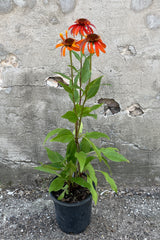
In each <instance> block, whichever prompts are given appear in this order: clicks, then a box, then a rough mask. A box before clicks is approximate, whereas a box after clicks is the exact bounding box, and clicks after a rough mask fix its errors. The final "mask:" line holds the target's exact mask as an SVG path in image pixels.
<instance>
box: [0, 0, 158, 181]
mask: <svg viewBox="0 0 160 240" xmlns="http://www.w3.org/2000/svg"><path fill="white" fill-rule="evenodd" d="M77 18H88V19H89V20H90V21H91V22H92V23H93V24H95V25H96V27H97V29H96V31H97V33H98V34H99V35H100V36H101V38H102V39H103V41H104V42H105V43H106V44H107V53H106V54H101V56H100V57H99V58H97V57H96V56H95V57H94V59H93V66H94V67H93V77H95V76H99V75H101V74H103V75H104V77H103V83H110V84H111V86H106V85H105V86H102V87H101V89H100V91H99V94H98V95H97V96H96V97H95V99H93V100H92V102H97V101H98V100H99V99H101V98H107V99H108V98H109V99H114V100H115V101H116V102H118V103H119V105H120V108H121V110H120V112H118V113H116V114H112V113H111V111H110V110H106V106H107V105H106V104H105V105H104V106H103V107H101V109H99V110H98V111H97V114H98V120H97V121H95V120H92V119H89V118H88V119H86V121H85V123H84V126H85V128H86V129H88V130H99V131H104V132H105V133H107V134H108V135H109V136H110V138H111V142H110V143H106V142H104V141H102V142H101V143H100V144H101V145H102V146H106V144H109V145H111V146H116V147H118V148H119V149H120V151H121V153H123V154H124V155H125V156H126V157H127V158H128V159H129V160H130V162H131V163H130V164H122V165H119V164H116V165H115V164H114V165H113V167H114V168H113V173H114V176H116V179H117V180H118V182H122V183H123V184H126V185H127V184H129V183H132V184H142V185H148V184H154V183H160V174H159V173H160V120H159V118H160V117H159V116H160V1H159V0H108V1H106V0H97V1H94V0H89V1H86V0H81V1H78V0H77V1H76V0H37V1H36V0H0V32H1V34H0V167H1V172H0V181H1V182H9V181H11V182H16V181H25V182H26V183H27V182H28V183H29V182H30V180H32V179H35V178H36V177H37V176H38V175H39V173H38V172H36V173H35V171H33V170H32V168H33V166H35V165H36V164H37V163H38V162H43V161H46V160H47V156H46V153H45V150H44V148H43V145H42V143H43V140H44V138H45V135H46V134H47V133H48V132H49V131H50V130H52V129H54V128H56V127H63V126H64V125H66V124H67V126H68V127H71V126H72V125H70V124H68V122H67V121H65V120H64V119H61V118H60V116H61V115H62V114H63V113H64V112H66V111H67V110H68V109H69V107H70V104H71V103H70V100H69V99H68V96H67V94H66V93H65V92H64V90H63V89H62V88H59V87H58V88H57V87H56V85H55V83H54V82H53V80H52V79H49V80H48V81H45V79H47V78H48V77H53V76H54V73H53V72H55V71H60V72H63V73H66V74H67V73H68V72H69V69H68V68H67V64H68V60H69V59H68V55H67V56H66V57H65V58H62V57H61V56H60V49H55V45H56V44H57V43H58V41H59V33H60V32H62V33H65V30H66V29H67V28H68V26H70V25H71V24H72V23H73V22H74V21H75V20H76V19H77ZM54 146H55V148H56V149H57V150H60V151H61V153H63V152H64V147H62V146H61V145H60V144H55V145H54ZM97 167H99V165H97ZM101 183H103V181H102V182H101Z"/></svg>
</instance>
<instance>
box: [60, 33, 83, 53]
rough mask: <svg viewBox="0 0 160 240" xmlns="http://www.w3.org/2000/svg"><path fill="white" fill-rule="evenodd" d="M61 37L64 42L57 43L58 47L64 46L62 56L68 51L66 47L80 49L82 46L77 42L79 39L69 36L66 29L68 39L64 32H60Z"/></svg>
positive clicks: (70, 49)
mask: <svg viewBox="0 0 160 240" xmlns="http://www.w3.org/2000/svg"><path fill="white" fill-rule="evenodd" d="M59 35H60V37H61V39H62V42H61V43H58V44H57V45H56V48H58V47H62V48H61V55H62V56H65V53H66V48H67V49H68V50H69V51H72V50H74V51H80V47H79V45H78V43H77V41H76V40H75V39H74V38H68V32H67V31H66V39H65V38H64V37H63V34H62V33H60V34H59Z"/></svg>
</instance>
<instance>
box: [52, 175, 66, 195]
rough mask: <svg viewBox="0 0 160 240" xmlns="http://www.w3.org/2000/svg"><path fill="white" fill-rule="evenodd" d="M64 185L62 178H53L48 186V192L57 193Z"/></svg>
mask: <svg viewBox="0 0 160 240" xmlns="http://www.w3.org/2000/svg"><path fill="white" fill-rule="evenodd" d="M64 183H65V180H64V179H63V178H61V177H57V178H55V179H54V180H53V181H52V182H51V184H50V186H49V192H52V191H54V192H57V191H59V190H61V189H63V186H64Z"/></svg>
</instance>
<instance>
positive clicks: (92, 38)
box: [78, 33, 106, 57]
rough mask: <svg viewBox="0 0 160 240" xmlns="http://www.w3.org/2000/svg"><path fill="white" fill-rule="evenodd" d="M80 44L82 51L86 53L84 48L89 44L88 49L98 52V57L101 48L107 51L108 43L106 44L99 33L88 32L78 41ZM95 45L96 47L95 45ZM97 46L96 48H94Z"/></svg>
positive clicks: (102, 50) (91, 51)
mask: <svg viewBox="0 0 160 240" xmlns="http://www.w3.org/2000/svg"><path fill="white" fill-rule="evenodd" d="M78 43H79V44H80V47H81V50H82V53H83V54H84V49H85V46H86V44H87V48H88V51H89V52H90V53H91V54H93V53H95V52H96V55H97V57H98V56H99V50H100V51H101V52H103V53H105V52H106V51H105V48H106V44H104V43H103V42H102V40H101V38H100V36H99V35H97V34H95V33H91V34H88V35H87V36H86V37H85V39H83V40H81V41H79V42H78ZM93 46H94V47H93ZM94 48H95V49H94Z"/></svg>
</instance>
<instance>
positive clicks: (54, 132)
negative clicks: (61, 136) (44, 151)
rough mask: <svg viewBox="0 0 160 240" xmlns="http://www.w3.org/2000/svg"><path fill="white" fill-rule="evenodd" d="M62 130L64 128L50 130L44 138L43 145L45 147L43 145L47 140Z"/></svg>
mask: <svg viewBox="0 0 160 240" xmlns="http://www.w3.org/2000/svg"><path fill="white" fill-rule="evenodd" d="M62 129H64V128H56V129H54V130H52V131H51V132H49V133H48V134H47V136H46V137H45V140H44V142H43V145H45V143H46V142H47V140H48V139H49V138H51V137H52V136H53V135H55V134H57V133H59V132H60V131H61V130H62Z"/></svg>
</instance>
